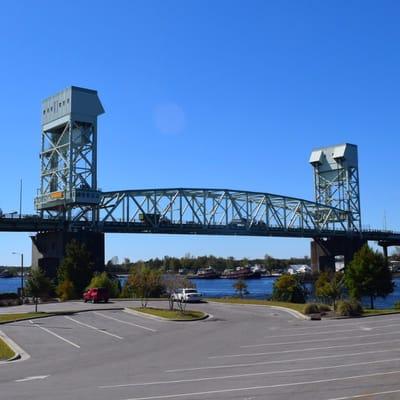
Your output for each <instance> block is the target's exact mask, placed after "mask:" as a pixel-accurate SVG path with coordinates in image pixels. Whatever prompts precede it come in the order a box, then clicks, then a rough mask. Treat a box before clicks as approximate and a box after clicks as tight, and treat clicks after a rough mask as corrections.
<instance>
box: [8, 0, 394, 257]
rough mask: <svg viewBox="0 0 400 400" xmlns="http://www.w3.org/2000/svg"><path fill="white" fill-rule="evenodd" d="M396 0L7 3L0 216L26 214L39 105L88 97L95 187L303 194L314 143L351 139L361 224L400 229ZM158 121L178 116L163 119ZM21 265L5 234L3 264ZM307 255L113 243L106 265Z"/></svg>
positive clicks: (236, 242) (156, 238)
mask: <svg viewBox="0 0 400 400" xmlns="http://www.w3.org/2000/svg"><path fill="white" fill-rule="evenodd" d="M399 17H400V4H399V2H397V1H387V0H386V1H385V0H381V1H366V0H363V1H361V0H360V1H351V0H346V1H305V0H292V1H283V0H282V1H265V0H264V1H232V0H229V1H194V0H193V1H166V0H160V1H114V2H113V3H112V5H111V3H110V2H109V1H99V0H96V1H82V2H79V5H78V3H77V2H70V3H68V5H66V3H65V2H54V1H41V0H40V1H35V2H31V1H13V2H3V3H2V10H1V14H0V54H1V63H0V87H1V91H0V119H1V121H2V123H1V127H0V137H1V153H0V154H1V157H0V179H1V189H0V208H2V209H3V211H5V212H9V211H13V210H17V209H18V201H19V200H18V196H19V187H18V186H19V179H20V178H22V179H23V182H24V196H23V211H24V212H26V213H32V212H34V210H33V198H34V196H35V194H36V189H37V187H38V185H39V157H38V154H39V150H40V104H41V100H42V99H44V98H45V97H47V96H49V95H51V94H53V93H55V92H57V91H59V90H61V89H63V88H65V87H67V86H70V85H77V86H83V87H88V88H92V89H97V90H98V92H99V96H100V98H101V100H102V103H103V105H104V108H105V110H106V113H105V114H104V115H102V116H101V117H100V119H99V157H98V159H99V168H98V170H99V174H98V181H99V186H100V187H101V188H102V189H103V190H118V189H133V188H150V187H152V188H153V187H155V188H157V187H178V186H181V187H226V188H231V189H243V190H254V191H265V192H271V193H279V194H286V195H292V196H296V197H303V198H306V199H312V198H313V181H312V169H311V167H310V166H309V164H308V157H309V153H310V151H311V149H312V148H314V147H319V146H325V145H330V144H335V143H341V142H350V143H355V144H358V146H359V159H360V180H361V202H362V217H363V224H364V225H370V226H371V227H376V228H382V227H383V224H384V214H385V213H386V220H387V227H388V228H391V229H399V230H400V216H399V211H400V207H399V204H398V203H399V202H398V199H399V195H400V189H399V185H398V177H397V175H398V174H397V171H398V169H399V167H398V165H399V147H400V135H399V132H400V113H399V105H400V101H399V100H400V74H399V70H400V51H399V50H400V26H399V24H398V21H399ZM165 112H169V113H170V114H171V113H172V114H173V115H174V116H175V118H174V119H173V120H172V121H171V120H170V121H164V118H163V116H164V114H165ZM12 251H24V253H25V254H26V258H27V262H28V263H29V262H30V239H29V235H28V234H3V233H2V234H1V235H0V264H17V263H18V260H17V259H16V256H13V255H11V252H12ZM188 252H189V253H191V254H194V255H202V254H215V255H221V256H228V255H233V256H235V257H239V258H240V257H257V256H263V255H264V254H265V253H268V254H271V255H272V256H275V257H288V256H303V255H305V254H308V253H309V241H308V240H299V239H268V238H240V237H198V236H192V237H186V236H185V237H180V236H163V235H148V236H146V235H108V236H107V240H106V256H107V258H110V257H112V256H113V255H118V256H119V257H120V258H122V257H124V256H128V257H130V258H131V259H139V258H142V259H147V258H150V257H152V256H159V257H160V256H163V255H176V256H182V255H184V254H185V253H188Z"/></svg>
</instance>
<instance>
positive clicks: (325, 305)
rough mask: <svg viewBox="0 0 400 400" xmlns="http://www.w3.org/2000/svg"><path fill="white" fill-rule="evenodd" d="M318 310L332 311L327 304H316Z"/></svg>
mask: <svg viewBox="0 0 400 400" xmlns="http://www.w3.org/2000/svg"><path fill="white" fill-rule="evenodd" d="M318 308H319V312H329V311H332V308H331V307H330V306H328V305H327V304H318Z"/></svg>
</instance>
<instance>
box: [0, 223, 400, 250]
mask: <svg viewBox="0 0 400 400" xmlns="http://www.w3.org/2000/svg"><path fill="white" fill-rule="evenodd" d="M68 229H72V230H81V229H84V230H92V229H93V230H97V231H100V232H104V233H152V234H157V233H158V234H174V235H177V234H186V235H227V236H265V237H293V238H296V237H297V238H329V237H349V238H355V237H360V236H361V237H362V238H364V239H366V240H369V241H380V242H385V243H389V244H390V245H399V244H400V232H394V231H380V230H363V231H362V232H361V235H360V233H358V232H347V231H342V230H320V231H318V230H314V229H299V228H290V229H282V228H280V227H268V228H263V227H259V226H254V227H251V228H247V227H244V226H243V227H239V226H238V227H232V226H230V225H208V226H205V225H200V224H198V225H193V224H174V223H171V224H167V225H162V226H159V227H151V226H148V225H147V224H145V223H137V222H135V223H127V222H101V223H98V224H97V225H96V226H95V227H93V226H92V225H91V224H90V223H85V222H74V223H73V225H71V226H68V224H67V223H66V222H65V221H62V220H57V219H41V218H37V217H22V218H18V217H15V218H0V232H47V231H62V230H68Z"/></svg>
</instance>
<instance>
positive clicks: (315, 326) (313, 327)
mask: <svg viewBox="0 0 400 400" xmlns="http://www.w3.org/2000/svg"><path fill="white" fill-rule="evenodd" d="M398 315H399V318H386V317H385V316H379V317H376V318H374V317H367V318H362V319H361V322H354V321H353V320H348V322H347V323H344V324H341V323H338V322H337V320H333V321H328V320H324V321H315V322H310V321H307V322H304V324H306V325H309V326H299V325H291V326H290V329H291V330H292V331H294V332H296V331H313V332H319V329H332V328H344V327H346V328H356V327H360V326H363V325H366V324H368V325H370V324H378V325H381V324H382V321H385V323H386V322H392V321H397V322H400V314H398ZM291 322H293V321H291ZM374 328H375V327H374Z"/></svg>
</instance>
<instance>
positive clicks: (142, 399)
mask: <svg viewBox="0 0 400 400" xmlns="http://www.w3.org/2000/svg"><path fill="white" fill-rule="evenodd" d="M395 374H400V371H390V372H378V373H374V374H366V375H353V376H345V377H343V378H330V379H320V380H315V381H303V382H292V383H281V384H276V385H264V386H250V387H241V388H235V389H220V390H209V391H207V392H191V393H178V394H166V395H159V396H150V397H133V398H129V399H125V400H153V399H171V398H178V397H189V396H201V395H209V394H218V393H232V392H244V391H250V390H261V389H274V388H280V387H291V386H304V385H315V384H319V383H328V382H338V381H349V380H354V379H362V378H371V377H375V376H385V375H395Z"/></svg>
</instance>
